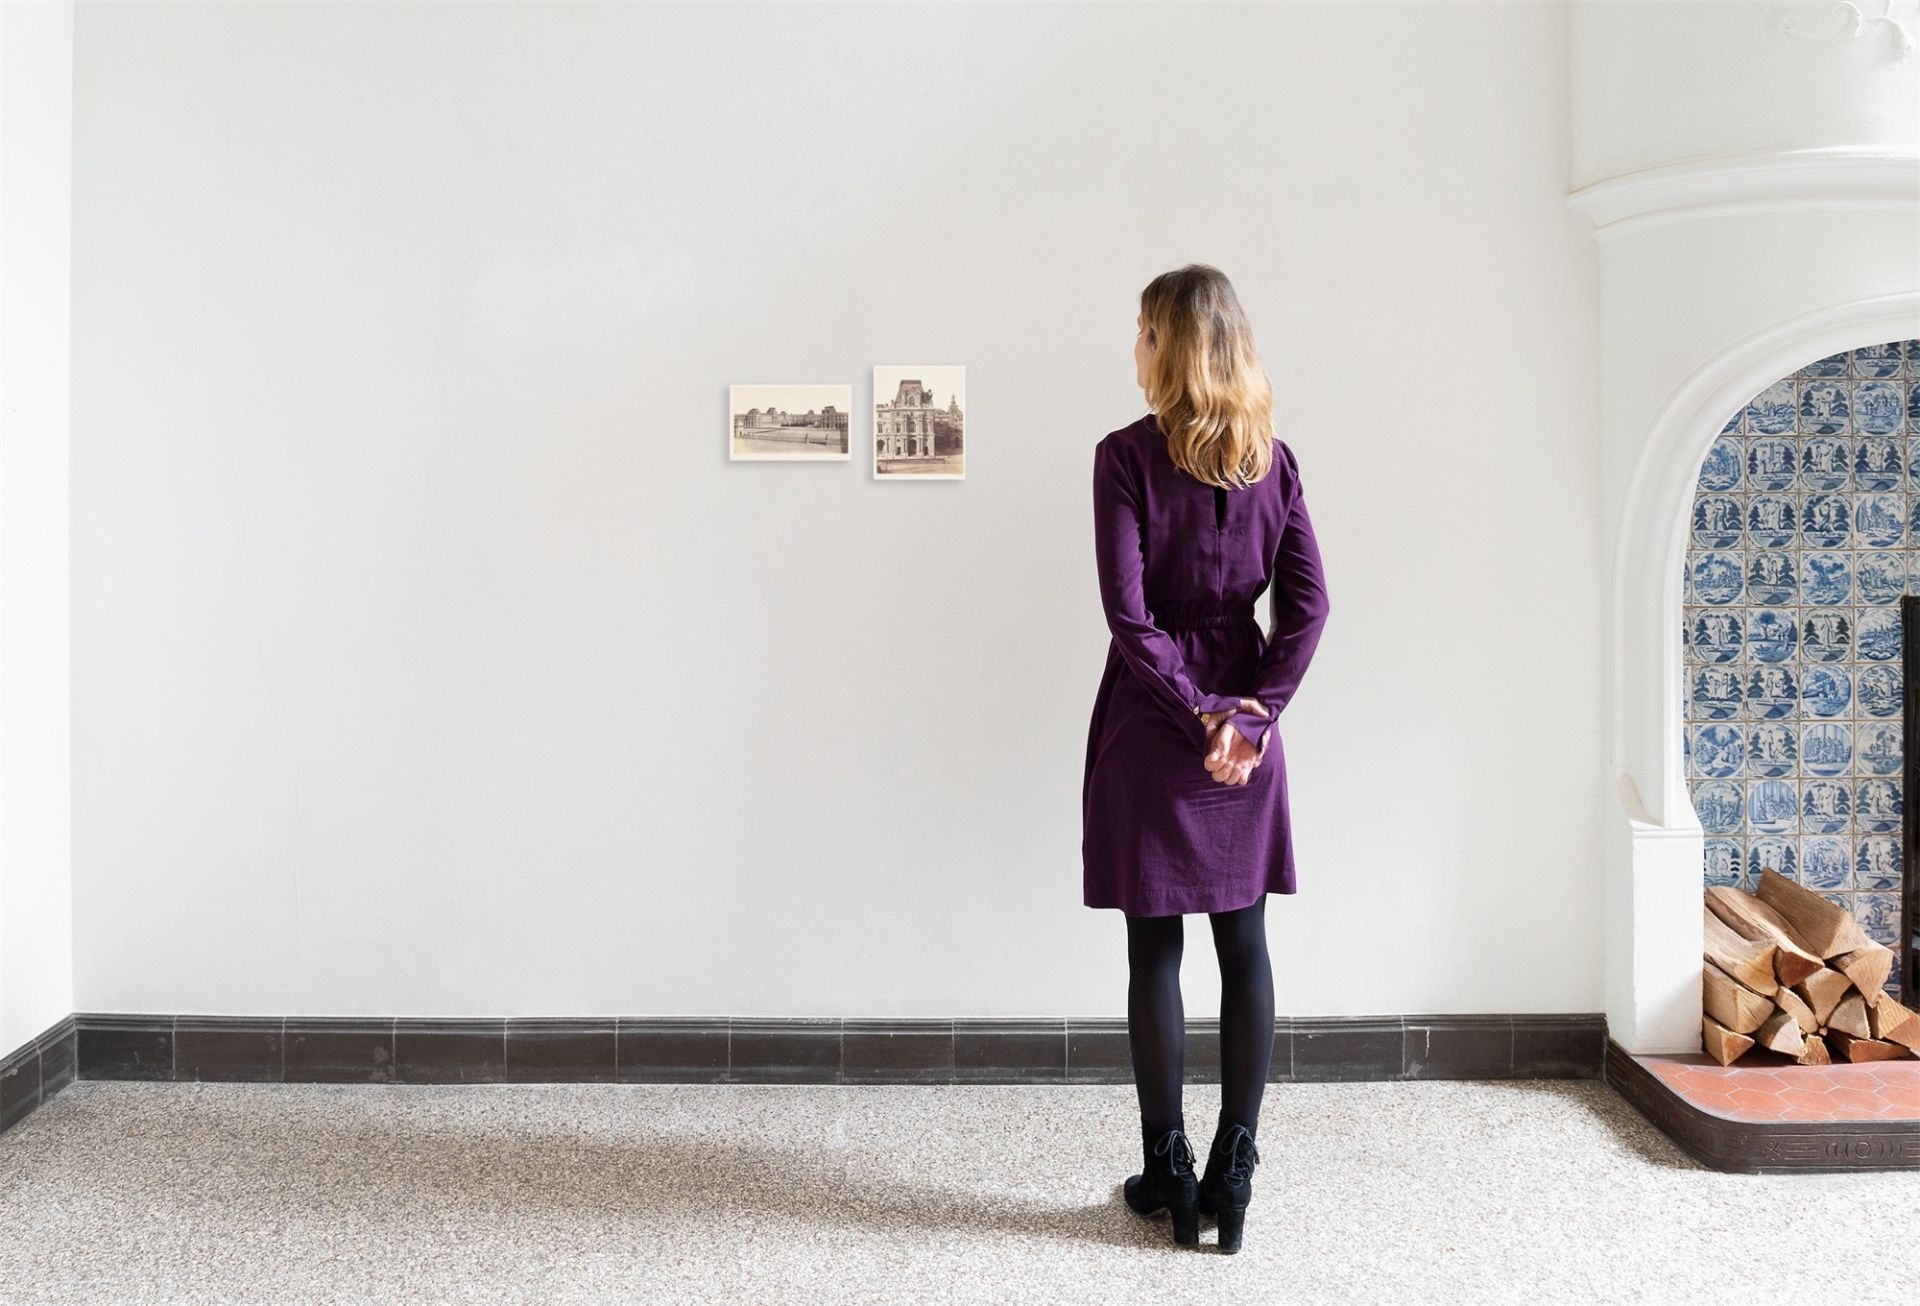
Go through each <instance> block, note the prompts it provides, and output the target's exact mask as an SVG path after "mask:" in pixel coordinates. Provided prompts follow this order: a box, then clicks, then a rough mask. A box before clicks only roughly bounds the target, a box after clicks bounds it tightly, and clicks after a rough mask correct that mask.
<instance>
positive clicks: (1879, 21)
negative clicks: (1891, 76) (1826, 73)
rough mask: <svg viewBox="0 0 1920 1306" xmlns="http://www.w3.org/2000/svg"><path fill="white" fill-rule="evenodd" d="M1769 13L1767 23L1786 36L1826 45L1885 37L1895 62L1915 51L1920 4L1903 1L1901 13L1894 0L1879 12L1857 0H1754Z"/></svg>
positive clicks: (1883, 0) (1883, 4) (1884, 0)
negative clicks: (1812, 0)
mask: <svg viewBox="0 0 1920 1306" xmlns="http://www.w3.org/2000/svg"><path fill="white" fill-rule="evenodd" d="M1755 5H1756V7H1757V8H1759V9H1760V10H1761V11H1762V12H1763V13H1765V14H1766V16H1767V23H1768V25H1769V26H1771V27H1772V28H1773V30H1774V31H1776V32H1779V33H1780V34H1781V35H1783V36H1791V37H1797V38H1800V39H1803V40H1811V41H1821V42H1825V43H1827V44H1832V45H1840V44H1849V43H1851V42H1853V41H1857V40H1861V39H1863V38H1864V39H1867V40H1870V41H1881V40H1884V44H1885V48H1887V49H1889V50H1891V51H1892V52H1893V58H1894V61H1895V62H1898V61H1899V60H1901V59H1904V58H1906V57H1907V56H1908V55H1910V54H1912V53H1913V45H1914V39H1913V27H1914V24H1915V22H1916V10H1920V6H1916V5H1915V4H1914V3H1912V0H1902V3H1901V4H1900V6H1899V8H1900V10H1901V12H1899V13H1896V12H1894V7H1895V6H1894V0H1880V5H1879V9H1880V12H1878V13H1868V12H1867V11H1866V8H1865V7H1864V6H1862V5H1861V4H1859V3H1857V2H1856V0H1833V3H1830V4H1821V5H1808V4H1802V3H1793V4H1787V3H1781V0H1755Z"/></svg>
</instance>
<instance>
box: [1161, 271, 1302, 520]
mask: <svg viewBox="0 0 1920 1306" xmlns="http://www.w3.org/2000/svg"><path fill="white" fill-rule="evenodd" d="M1140 322H1141V324H1142V325H1143V326H1145V327H1146V329H1147V343H1148V345H1149V346H1151V348H1150V350H1149V352H1148V354H1147V384H1146V396H1147V406H1148V407H1149V408H1151V409H1152V410H1153V413H1154V416H1155V418H1156V419H1157V420H1158V422H1159V424H1160V431H1161V434H1162V435H1164V436H1165V437H1166V440H1167V454H1168V456H1169V457H1171V458H1172V459H1173V462H1174V465H1175V466H1176V467H1178V468H1180V470H1182V471H1184V472H1186V473H1187V474H1188V475H1190V476H1193V477H1196V478H1197V479H1199V480H1201V481H1204V482H1206V483H1207V484H1209V485H1219V486H1224V487H1226V488H1228V489H1233V488H1237V487H1240V486H1245V485H1249V484H1252V483H1253V482H1255V481H1259V480H1261V479H1263V478H1264V477H1265V476H1266V474H1267V472H1268V470H1269V469H1271V468H1272V466H1273V439H1274V435H1273V386H1272V383H1271V382H1269V381H1268V379H1267V373H1266V369H1265V368H1264V367H1262V366H1261V363H1260V355H1259V354H1258V353H1257V352H1256V351H1255V350H1254V347H1253V327H1252V326H1251V325H1249V324H1248V322H1247V315H1246V314H1245V313H1244V312H1242V311H1241V309H1240V299H1239V296H1237V295H1235V294H1234V293H1233V284H1232V283H1231V282H1229V281H1228V280H1227V277H1226V274H1225V273H1223V272H1221V271H1220V269H1218V268H1216V267H1211V266H1209V265H1207V264H1205V263H1189V264H1187V265H1186V266H1185V267H1181V268H1175V269H1174V270H1173V271H1171V272H1162V273H1161V274H1160V275H1159V276H1157V277H1155V278H1154V279H1153V280H1152V281H1149V282H1148V283H1147V287H1146V289H1145V290H1142V291H1141V292H1140Z"/></svg>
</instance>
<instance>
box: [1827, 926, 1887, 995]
mask: <svg viewBox="0 0 1920 1306" xmlns="http://www.w3.org/2000/svg"><path fill="white" fill-rule="evenodd" d="M1833 967H1834V969H1835V970H1838V971H1840V972H1841V973H1843V974H1844V975H1846V977H1847V978H1848V979H1850V980H1852V981H1853V987H1855V988H1856V989H1859V990H1860V996H1861V997H1863V998H1865V999H1866V1000H1867V1005H1868V1006H1869V1007H1873V1006H1878V1005H1879V1003H1880V999H1881V998H1882V997H1883V996H1885V994H1886V983H1887V976H1889V975H1891V974H1892V973H1893V949H1892V948H1889V947H1887V946H1886V945H1885V944H1884V943H1874V942H1871V941H1869V942H1868V943H1867V945H1866V946H1865V947H1864V948H1855V949H1854V950H1853V951H1852V952H1843V953H1841V954H1840V955H1839V956H1838V957H1835V958H1834V959H1833Z"/></svg>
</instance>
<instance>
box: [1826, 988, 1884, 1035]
mask: <svg viewBox="0 0 1920 1306" xmlns="http://www.w3.org/2000/svg"><path fill="white" fill-rule="evenodd" d="M1835 1030H1839V1031H1840V1032H1841V1033H1842V1034H1851V1035H1853V1036H1854V1037H1855V1038H1871V1037H1873V1030H1872V1028H1871V1027H1870V1026H1869V1025H1868V1024H1867V1000H1866V999H1865V998H1863V997H1861V996H1860V995H1859V994H1858V993H1849V994H1847V996H1846V997H1844V998H1842V999H1840V1004H1839V1005H1838V1006H1836V1007H1835V1008H1834V1009H1833V1014H1832V1015H1831V1016H1828V1017H1827V1032H1828V1033H1832V1032H1833V1031H1835Z"/></svg>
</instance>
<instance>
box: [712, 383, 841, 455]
mask: <svg viewBox="0 0 1920 1306" xmlns="http://www.w3.org/2000/svg"><path fill="white" fill-rule="evenodd" d="M727 409H728V418H729V421H728V434H727V440H728V453H727V457H728V458H729V459H755V458H788V459H792V458H807V459H814V458H821V459H831V460H835V461H840V462H846V461H850V460H851V459H852V458H853V446H852V444H851V443H849V440H848V435H847V427H848V419H849V418H850V417H851V416H852V413H853V387H852V386H850V385H730V386H728V387H727Z"/></svg>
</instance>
